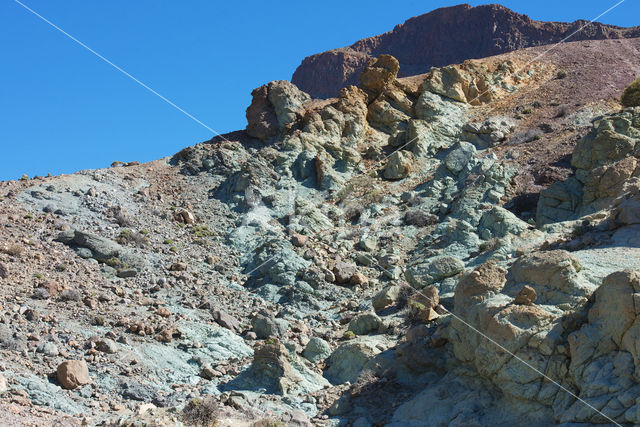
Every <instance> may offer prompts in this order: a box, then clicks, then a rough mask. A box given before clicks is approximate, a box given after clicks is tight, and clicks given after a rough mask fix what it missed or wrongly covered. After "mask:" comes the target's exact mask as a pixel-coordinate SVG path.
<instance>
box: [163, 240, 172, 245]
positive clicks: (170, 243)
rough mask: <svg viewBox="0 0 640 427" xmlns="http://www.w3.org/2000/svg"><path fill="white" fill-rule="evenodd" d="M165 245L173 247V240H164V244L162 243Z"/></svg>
mask: <svg viewBox="0 0 640 427" xmlns="http://www.w3.org/2000/svg"><path fill="white" fill-rule="evenodd" d="M162 243H163V244H165V245H172V244H173V240H171V239H164V242H162Z"/></svg>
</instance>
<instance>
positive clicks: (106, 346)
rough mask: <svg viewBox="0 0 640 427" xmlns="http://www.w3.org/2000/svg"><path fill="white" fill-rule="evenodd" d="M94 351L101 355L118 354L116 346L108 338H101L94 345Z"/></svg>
mask: <svg viewBox="0 0 640 427" xmlns="http://www.w3.org/2000/svg"><path fill="white" fill-rule="evenodd" d="M96 349H97V350H98V351H101V352H103V353H107V354H114V353H117V352H118V344H116V342H115V341H114V340H111V339H109V338H103V339H101V340H100V341H98V342H97V343H96Z"/></svg>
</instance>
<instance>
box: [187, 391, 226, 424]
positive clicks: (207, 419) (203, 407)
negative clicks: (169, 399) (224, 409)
mask: <svg viewBox="0 0 640 427" xmlns="http://www.w3.org/2000/svg"><path fill="white" fill-rule="evenodd" d="M220 410H221V406H220V402H218V401H217V400H216V399H215V398H213V397H207V398H205V399H204V400H202V399H192V400H191V401H190V402H189V403H187V406H185V407H184V409H183V410H182V422H183V423H185V424H186V425H189V426H202V427H210V426H213V425H215V423H216V421H217V420H218V418H219V417H220Z"/></svg>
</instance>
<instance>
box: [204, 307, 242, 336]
mask: <svg viewBox="0 0 640 427" xmlns="http://www.w3.org/2000/svg"><path fill="white" fill-rule="evenodd" d="M211 316H212V317H213V320H215V321H216V323H217V324H218V325H220V326H222V327H223V328H227V329H229V330H230V331H232V332H237V331H239V330H240V322H239V321H238V319H236V318H235V317H233V316H231V315H230V314H228V313H227V312H225V311H222V310H213V311H212V312H211Z"/></svg>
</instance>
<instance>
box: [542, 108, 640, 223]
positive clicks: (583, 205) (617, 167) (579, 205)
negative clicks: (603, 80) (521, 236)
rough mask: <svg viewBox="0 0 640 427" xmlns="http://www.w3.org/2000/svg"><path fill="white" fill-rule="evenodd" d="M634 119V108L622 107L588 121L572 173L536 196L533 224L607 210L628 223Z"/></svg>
mask: <svg viewBox="0 0 640 427" xmlns="http://www.w3.org/2000/svg"><path fill="white" fill-rule="evenodd" d="M639 117H640V109H638V108H628V109H626V110H624V111H623V112H621V113H618V114H612V115H609V116H605V117H603V118H601V119H599V120H596V121H595V122H594V123H593V128H592V130H591V132H590V133H589V134H588V135H586V136H584V137H583V138H582V139H580V141H579V142H578V144H577V146H576V148H575V149H574V152H573V156H572V158H571V164H572V165H573V166H574V167H575V168H576V172H575V175H574V176H572V177H570V178H569V179H568V180H566V181H562V182H556V183H554V184H552V185H551V186H549V188H547V189H546V190H543V191H541V192H540V201H539V202H538V209H537V219H536V221H537V223H538V225H544V224H548V223H552V222H558V221H565V220H569V219H576V218H578V217H580V216H584V215H588V214H591V213H594V212H597V211H600V210H612V208H614V209H613V210H614V211H616V213H617V214H620V213H622V212H624V213H622V221H623V222H626V223H629V222H632V221H634V220H633V219H632V218H633V217H634V216H635V215H634V214H633V213H631V212H632V211H633V210H634V209H633V207H632V206H634V203H633V202H632V201H630V200H636V199H637V194H638V192H639V190H640V179H639V178H638V176H639V175H640V168H639V167H638V161H637V151H638V147H640V145H638V141H639V140H640V126H639V125H638V118H639ZM618 206H619V208H618V210H616V209H615V208H616V207H618Z"/></svg>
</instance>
